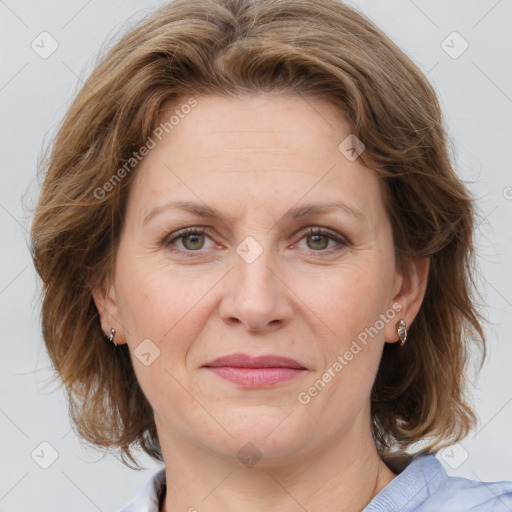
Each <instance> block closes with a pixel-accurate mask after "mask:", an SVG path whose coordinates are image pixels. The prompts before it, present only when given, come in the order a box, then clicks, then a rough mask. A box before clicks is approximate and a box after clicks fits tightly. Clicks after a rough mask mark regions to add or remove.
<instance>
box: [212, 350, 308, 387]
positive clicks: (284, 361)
mask: <svg viewBox="0 0 512 512" xmlns="http://www.w3.org/2000/svg"><path fill="white" fill-rule="evenodd" d="M204 368H206V369H208V370H209V371H211V372H212V373H214V374H215V375H217V376H219V377H221V378H223V379H225V380H228V381H230V382H232V383H235V384H237V385H239V386H242V387H245V388H264V387H269V386H274V385H275V384H278V383H281V382H284V381H287V380H290V379H294V378H295V377H298V376H300V375H302V374H304V373H305V372H306V371H307V368H305V367H304V366H302V365H301V364H300V363H299V362H297V361H295V360H294V359H290V358H288V357H281V356H276V355H269V356H259V357H253V356H249V355H247V354H231V355H229V356H224V357H219V358H217V359H215V360H213V361H210V362H208V363H206V364H205V365H204Z"/></svg>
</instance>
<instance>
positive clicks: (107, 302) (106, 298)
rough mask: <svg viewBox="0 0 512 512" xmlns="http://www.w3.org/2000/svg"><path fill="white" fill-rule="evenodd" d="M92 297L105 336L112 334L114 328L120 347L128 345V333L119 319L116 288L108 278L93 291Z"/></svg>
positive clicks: (116, 340)
mask: <svg viewBox="0 0 512 512" xmlns="http://www.w3.org/2000/svg"><path fill="white" fill-rule="evenodd" d="M92 297H93V300H94V303H95V304H96V308H97V309H98V313H99V315H100V321H101V329H102V331H103V333H104V334H105V336H108V335H109V334H110V329H111V328H112V327H113V328H114V329H115V330H116V334H115V342H116V343H117V344H118V345H122V344H124V343H126V332H125V329H124V328H123V326H122V324H121V322H120V320H119V318H120V315H119V305H118V299H117V295H116V291H115V288H114V286H113V284H111V282H110V280H109V278H108V277H106V278H104V279H103V280H102V281H101V283H100V284H99V285H98V286H97V287H96V288H95V289H94V290H93V292H92Z"/></svg>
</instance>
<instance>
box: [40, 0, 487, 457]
mask: <svg viewBox="0 0 512 512" xmlns="http://www.w3.org/2000/svg"><path fill="white" fill-rule="evenodd" d="M267 91H283V92H285V93H286V92H289V93H291V94H299V95H304V96H305V97H306V96H315V97H319V98H323V99H325V100H328V101H329V102H331V103H332V104H333V105H335V106H337V107H338V108H339V109H340V113H343V114H344V115H345V117H346V119H347V120H348V121H349V123H350V126H351V128H352V133H353V134H355V135H356V136H357V137H358V138H359V139H360V140H361V141H363V143H364V145H365V146H366V149H365V151H364V152H363V153H362V154H361V155H360V156H359V158H361V161H362V163H363V164H364V165H366V166H367V167H370V168H372V169H374V170H375V171H376V173H377V174H378V176H380V177H381V179H382V180H383V182H384V184H385V187H384V188H385V203H386V209H387V212H388V214H389V217H390V220H391V223H392V229H393V236H394V243H395V250H396V260H397V264H398V265H399V268H400V269H401V270H403V271H404V272H406V271H407V268H408V263H409V262H410V261H412V258H417V257H431V263H430V271H429V276H428V283H427V289H426V293H425V297H424V300H423V303H422V306H421V308H420V311H419V313H418V315H417V317H416V319H415V321H414V323H413V324H412V325H411V326H410V329H409V339H408V341H407V343H406V345H405V346H404V347H402V348H399V347H398V344H397V343H394V344H390V343H387V344H385V347H384V353H383V357H382V361H381V365H380V368H379V371H378V374H377V376H376V380H375V384H374V387H373V390H372V397H371V399H372V406H371V413H372V420H373V423H372V431H373V436H374V439H375V442H376V445H377V448H378V450H379V451H380V452H381V453H385V452H386V451H390V450H391V448H401V449H405V448H407V447H408V446H410V445H412V444H413V443H415V442H417V441H423V440H425V439H426V438H428V440H429V443H428V444H427V446H426V447H425V448H424V449H425V450H426V451H436V450H438V449H440V448H441V447H444V446H447V445H449V444H452V443H454V442H456V441H459V440H460V439H462V438H463V437H465V436H466V435H467V434H468V433H469V431H470V429H472V428H473V427H474V426H475V423H476V417H475V414H474V412H473V411H472V409H471V407H470V406H469V405H468V403H467V402H466V400H467V399H466V398H465V396H464V394H465V379H466V376H465V370H466V367H467V363H468V361H469V351H470V348H471V346H470V343H469V342H470V341H472V342H475V341H476V342H477V343H478V346H479V347H480V348H482V349H483V354H482V360H481V365H480V368H481V366H482V364H483V361H484V359H485V339H484V334H483V330H482V327H481V322H482V317H481V315H480V313H479V312H478V311H477V309H476V303H475V298H474V297H475V296H474V294H475V293H476V292H475V283H474V279H473V273H474V270H473V269H474V266H473V265H474V246H473V243H474V242H473V231H474V222H475V216H476V210H475V208H474V204H473V199H472V197H471V196H470V194H469V192H468V190H467V189H466V188H465V186H464V185H463V183H462V182H461V181H460V180H459V179H458V178H457V176H456V174H455V173H454V171H453V168H452V165H451V163H450V155H449V152H448V140H447V135H446V132H445V129H444V126H443V122H444V121H443V119H442V112H441V110H440V106H439V104H438V101H437V98H436V94H435V92H434V90H433V88H432V86H431V85H430V84H429V82H428V81H427V79H426V78H425V76H424V75H423V74H422V72H421V71H420V70H419V69H418V67H417V66H416V65H415V64H414V63H413V62H411V60H410V59H409V58H408V57H407V56H406V55H405V54H404V53H403V52H402V51H401V50H400V49H399V48H398V47H397V46H396V45H395V44H394V43H393V42H392V41H391V40H390V39H389V38H388V37H387V36H386V35H385V34H384V33H383V32H382V31H381V30H379V29H378V28H377V27H376V26H375V25H374V24H373V23H372V22H371V21H370V20H369V19H367V18H366V17H365V16H363V15H362V14H360V13H358V12H357V11H356V10H354V9H352V8H350V7H348V6H347V5H345V4H343V3H341V2H340V1H337V0H254V1H249V0H243V1H242V0H194V1H193V2H190V1H189V0H176V1H174V2H172V3H170V4H168V5H166V6H164V7H163V8H161V9H159V10H158V11H156V12H155V13H153V14H152V15H150V16H149V17H148V18H146V19H143V20H142V21H141V22H139V23H138V24H137V25H136V26H135V27H134V28H131V29H130V31H129V32H128V33H127V34H125V35H124V36H123V37H122V38H121V39H120V40H119V41H117V42H116V43H115V44H113V45H112V47H111V48H110V49H109V50H108V53H106V55H103V56H102V58H101V61H100V62H99V63H98V64H97V65H96V67H95V69H94V70H93V72H92V74H91V75H90V77H89V78H88V80H87V81H86V83H85V85H84V87H83V88H82V89H81V90H80V91H79V93H78V94H77V96H76V99H75V100H74V102H73V103H72V105H71V107H70V108H69V110H68V112H67V114H66V116H65V118H64V120H63V122H62V124H61V126H60V128H59V131H58V133H57V135H56V138H55V140H54V141H53V143H52V148H51V152H50V153H49V154H48V156H47V158H46V159H45V160H44V162H43V164H44V165H43V167H44V170H45V171H46V176H45V179H44V184H43V187H42V192H41V195H40V199H39V203H38V205H37V209H36V212H35V218H34V222H33V226H32V233H31V235H32V250H33V259H34V263H35V267H36V269H37V271H38V273H39V275H40V276H41V278H42V282H43V288H42V332H43V337H44V341H45V343H46V346H47V348H48V352H49V355H50V357H51V360H52V362H53V365H54V366H55V369H56V372H57V373H58V376H59V377H60V379H61V380H62V382H63V384H64V385H65V386H66V391H67V393H68V397H69V407H70V414H71V418H72V420H73V423H74V425H75V426H76V428H77V432H78V434H79V435H80V436H81V437H82V438H83V439H84V440H85V441H87V442H90V443H92V444H93V445H96V446H103V447H118V448H120V450H121V456H122V459H123V462H124V463H125V464H127V465H130V464H128V462H127V461H126V460H125V456H127V457H128V459H129V460H130V461H132V462H134V463H135V464H137V463H136V460H135V459H134V457H133V454H132V453H131V449H132V448H133V447H134V445H138V446H140V447H141V448H142V449H143V450H144V451H145V452H146V453H148V454H149V455H150V456H151V457H153V458H154V459H155V460H159V461H161V460H162V453H161V449H160V444H159V440H158V436H157V432H156V428H155V423H154V419H153V412H152V408H151V406H150V404H149V402H148V401H147V399H146V398H145V396H144V394H143V392H142V390H141V388H140V386H139V384H138V382H137V379H136V377H135V373H134V370H133V367H132V364H131V360H130V357H129V353H128V352H127V350H128V346H127V345H122V346H119V347H118V348H117V349H114V348H113V347H112V346H111V344H109V343H107V342H106V341H105V338H104V334H103V332H102V330H101V326H100V321H99V314H98V311H97V309H96V307H95V304H94V302H93V299H92V290H93V289H94V288H95V287H96V286H97V285H98V283H100V282H101V281H102V280H103V278H104V277H106V276H109V275H111V274H110V273H111V272H112V270H113V265H114V264H115V253H116V248H117V245H118V241H119V236H120V232H121V226H122V222H123V214H124V208H125V205H126V198H127V193H128V190H129V185H130V183H131V181H132V178H133V176H134V172H127V173H123V176H122V179H119V180H117V181H118V182H116V183H115V184H114V185H115V186H109V187H108V193H105V194H103V193H102V194H101V195H102V197H98V195H100V194H97V193H95V191H96V190H99V189H102V190H106V188H105V187H104V185H105V183H107V182H109V180H110V183H112V181H111V180H112V178H113V176H114V175H115V174H116V172H117V173H118V170H119V169H120V168H121V167H122V166H123V165H125V169H126V163H127V162H129V161H130V158H131V157H132V155H133V152H134V151H137V150H138V149H139V148H141V146H143V145H144V144H146V142H147V138H148V137H149V136H150V135H151V133H152V130H153V129H154V128H155V123H156V122H157V121H159V120H160V119H161V116H162V114H163V113H165V112H167V111H168V108H169V105H170V104H172V103H173V102H174V103H176V102H177V101H178V100H179V99H180V98H184V97H185V98H186V97H190V96H191V95H193V94H194V95H201V94H203V95H214V94H216V95H239V94H254V93H258V92H267ZM340 142H341V141H340ZM118 177H119V173H118Z"/></svg>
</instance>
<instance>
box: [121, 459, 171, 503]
mask: <svg viewBox="0 0 512 512" xmlns="http://www.w3.org/2000/svg"><path fill="white" fill-rule="evenodd" d="M165 491H166V479H165V468H162V469H160V470H159V471H158V472H157V473H155V474H154V475H153V476H152V477H151V478H150V479H149V480H148V481H147V482H146V484H145V485H144V487H143V488H142V490H141V491H140V492H139V494H138V495H137V497H136V499H135V501H133V502H132V503H130V504H129V505H127V506H126V507H124V508H123V509H122V510H121V512H158V511H159V509H160V502H161V499H162V498H163V496H164V494H165Z"/></svg>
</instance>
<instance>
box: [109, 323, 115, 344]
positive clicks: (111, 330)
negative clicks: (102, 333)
mask: <svg viewBox="0 0 512 512" xmlns="http://www.w3.org/2000/svg"><path fill="white" fill-rule="evenodd" d="M115 334H116V330H115V329H114V328H113V327H112V329H110V334H109V336H108V341H110V342H111V343H113V344H114V345H115V346H116V347H117V343H116V342H115V341H114V335H115Z"/></svg>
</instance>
